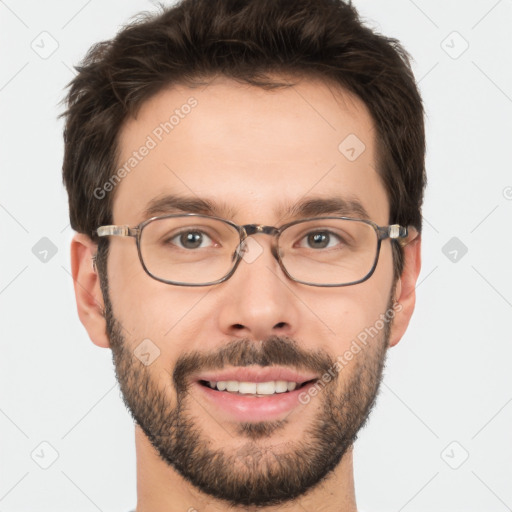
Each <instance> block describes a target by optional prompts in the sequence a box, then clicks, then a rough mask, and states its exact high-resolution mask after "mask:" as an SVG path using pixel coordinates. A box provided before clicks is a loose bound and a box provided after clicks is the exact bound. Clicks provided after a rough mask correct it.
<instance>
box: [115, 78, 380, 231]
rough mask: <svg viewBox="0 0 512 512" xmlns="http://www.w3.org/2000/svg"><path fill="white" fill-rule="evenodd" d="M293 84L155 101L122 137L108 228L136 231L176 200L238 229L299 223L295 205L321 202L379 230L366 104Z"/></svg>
mask: <svg viewBox="0 0 512 512" xmlns="http://www.w3.org/2000/svg"><path fill="white" fill-rule="evenodd" d="M294 83H295V85H293V86H292V87H288V88H282V89H273V90H265V89H262V88H259V87H254V86H251V85H247V84H240V83H237V82H234V81H232V80H229V79H227V78H217V79H216V80H214V81H212V82H211V83H210V84H208V85H206V86H204V85H203V86H200V87H194V88H192V87H187V86H184V85H180V86H173V87H170V88H167V89H165V90H162V91H161V92H159V93H158V94H156V95H155V96H153V97H152V98H151V99H150V100H148V101H147V102H146V103H144V104H143V105H142V107H141V109H140V111H139V112H138V114H137V117H136V118H135V119H134V118H131V119H129V120H128V121H127V122H126V123H125V124H124V126H123V127H122V129H121V132H120V137H119V148H118V149H119V161H118V162H117V164H118V165H117V169H118V174H121V179H120V180H117V181H118V183H117V184H116V186H115V190H114V194H115V196H114V206H113V217H114V222H115V223H121V224H131V225H134V224H137V223H139V222H141V221H142V220H145V219H146V218H148V216H151V215H155V214H160V213H165V211H166V210H165V208H166V206H167V207H172V202H173V201H175V200H176V199H178V198H179V199H180V201H181V206H183V205H185V207H186V206H187V204H188V205H189V206H190V208H189V211H197V208H200V207H201V204H202V205H203V206H205V205H206V206H205V207H208V208H210V211H208V210H204V212H205V213H211V214H217V215H219V216H222V217H225V218H229V219H230V220H233V221H235V222H238V223H252V222H254V223H267V224H272V223H276V222H277V221H279V220H281V221H284V220H291V218H292V217H294V218H295V216H306V215H305V214H307V213H308V210H307V209H299V208H297V207H296V205H297V203H299V202H302V203H304V202H307V201H309V202H310V203H311V201H313V202H315V201H316V203H315V204H316V209H315V207H313V209H311V208H310V209H309V212H310V213H311V212H313V213H315V214H316V213H318V212H320V211H321V207H320V209H319V208H318V205H319V204H320V203H318V201H320V202H321V201H323V200H325V201H327V202H329V201H330V203H331V206H332V204H334V203H333V201H334V202H335V203H336V204H337V205H338V206H339V205H340V202H343V203H345V204H346V205H349V206H350V205H351V206H352V207H354V208H353V212H354V215H347V216H359V217H361V216H364V215H363V214H364V213H367V215H368V217H369V218H371V219H372V220H374V221H376V222H378V223H380V224H383V223H387V221H388V218H387V217H388V211H389V210H388V202H387V197H386V193H385V189H384V187H383V184H382V181H381V178H380V176H379V174H378V173H377V171H376V154H375V128H374V124H373V121H372V119H371V116H370V114H369V113H368V110H367V109H366V107H365V105H364V103H363V102H362V101H361V100H359V99H358V98H357V97H355V96H354V95H352V94H350V93H348V92H346V91H342V90H340V89H338V88H335V87H334V86H333V85H327V84H326V83H325V82H322V81H320V80H313V79H309V80H303V81H300V82H297V81H295V82H294ZM120 169H123V170H124V172H119V170H120ZM167 196H169V197H167ZM187 201H188V203H187ZM198 205H199V206H198ZM294 206H295V208H294ZM194 208H195V209H194ZM331 209H333V207H332V208H331ZM333 211H334V209H333ZM340 211H341V210H340ZM356 213H359V215H356ZM303 214H304V215H303ZM283 216H284V217H283Z"/></svg>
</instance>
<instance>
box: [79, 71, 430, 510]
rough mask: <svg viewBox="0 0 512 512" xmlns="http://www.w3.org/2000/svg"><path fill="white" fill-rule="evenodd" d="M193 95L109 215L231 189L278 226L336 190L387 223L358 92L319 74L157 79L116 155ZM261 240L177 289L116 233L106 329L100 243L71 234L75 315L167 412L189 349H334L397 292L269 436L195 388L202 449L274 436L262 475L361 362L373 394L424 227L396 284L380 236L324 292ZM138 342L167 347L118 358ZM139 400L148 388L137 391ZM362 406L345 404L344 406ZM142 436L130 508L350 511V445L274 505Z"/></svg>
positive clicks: (130, 219)
mask: <svg viewBox="0 0 512 512" xmlns="http://www.w3.org/2000/svg"><path fill="white" fill-rule="evenodd" d="M190 96H193V97H194V98H196V99H197V101H198V105H197V107H195V108H194V109H193V110H192V112H191V113H190V114H189V115H188V116H187V117H185V119H183V120H181V121H180V123H179V125H177V126H176V127H175V128H174V129H173V131H172V133H170V134H169V135H166V136H164V138H163V140H162V141H161V142H160V143H159V144H158V145H157V147H156V148H154V149H153V150H151V152H150V153H149V154H148V156H146V157H145V158H144V159H143V160H142V161H141V162H140V163H139V164H138V165H137V167H136V170H133V171H132V172H131V173H130V174H128V175H127V176H126V177H125V178H124V179H123V180H122V182H121V183H120V184H119V185H118V186H117V188H116V189H115V199H114V207H113V219H114V223H115V224H122V225H130V226H135V225H137V224H138V223H140V222H141V221H143V220H145V219H144V217H143V211H144V209H145V207H146V205H147V203H148V202H149V201H150V200H151V199H153V198H155V197H157V196H159V195H160V194H162V193H164V192H173V193H182V194H186V195H196V196H199V197H206V198H211V199H214V200H217V201H224V202H225V203H226V204H228V205H229V206H231V207H232V208H233V210H234V213H235V214H234V215H233V216H232V217H230V218H229V220H232V221H234V222H236V223H238V224H248V223H260V224H267V225H272V226H279V225H281V224H283V223H285V222H287V221H288V220H292V219H284V218H282V217H279V216H278V215H276V213H275V211H274V210H275V208H276V207H279V206H280V205H282V204H283V203H286V204H288V203H290V204H291V203H295V202H297V201H299V200H301V199H304V198H305V197H309V196H313V195H315V196H321V197H330V196H332V195H333V194H338V195H347V196H348V195H352V196H356V197H357V198H358V199H359V200H360V202H361V203H362V204H363V205H364V206H365V208H366V209H367V211H368V212H369V214H370V218H371V219H372V220H373V221H375V222H376V223H377V224H379V225H387V224H389V223H392V222H393V219H389V201H388V198H387V195H386V191H385V188H384V186H383V184H382V181H381V178H380V176H379V174H378V173H377V171H376V168H377V160H376V152H375V140H374V136H375V128H374V124H373V121H372V119H371V116H370V115H369V113H368V111H367V109H366V108H365V106H364V104H363V103H362V102H361V101H360V100H359V99H358V98H356V97H355V96H353V95H351V94H349V93H348V92H346V91H341V90H337V89H335V88H334V87H333V86H330V87H329V86H328V85H327V84H326V83H324V82H320V81H317V80H314V79H308V80H304V81H301V82H300V83H297V84H296V85H295V86H294V87H293V88H286V89H278V90H274V91H265V90H263V89H260V88H255V87H251V86H249V85H245V84H244V85H241V84H238V83H236V82H233V81H231V80H229V79H227V78H219V77H218V78H217V79H215V80H214V81H213V82H211V83H210V84H209V85H208V86H207V87H206V88H205V87H202V88H189V87H186V86H174V87H172V88H168V89H166V90H164V91H161V92H160V93H158V94H157V95H155V96H154V97H153V98H151V99H150V100H148V101H147V102H146V103H145V104H144V105H143V106H142V108H141V110H140V112H139V114H138V116H137V118H136V119H130V120H129V121H128V122H126V123H125V125H124V126H123V128H122V132H121V137H120V150H121V151H120V161H119V163H120V165H122V163H123V162H125V161H126V160H127V159H128V158H129V156H130V155H131V153H132V151H134V150H135V149H137V148H139V147H140V146H141V145H142V144H143V143H144V141H145V140H146V137H147V136H148V134H151V133H152V131H153V130H154V129H155V127H156V126H158V125H159V124H160V123H161V122H163V121H164V120H166V119H168V117H169V115H170V114H171V113H172V112H173V111H174V109H176V108H179V107H180V106H181V105H183V104H184V103H186V101H187V99H188V98H189V97H190ZM349 134H356V135H357V137H358V138H359V139H361V140H362V141H363V142H364V144H365V146H366V149H365V151H364V152H363V153H362V154H361V155H360V156H359V158H357V159H356V160H355V161H353V162H351V161H349V160H348V159H347V158H345V156H344V155H343V154H342V153H340V151H339V150H338V145H339V144H340V142H341V141H342V140H343V139H344V138H345V137H347V136H348V135H349ZM255 239H257V241H258V243H259V244H260V245H261V246H262V247H263V249H264V251H263V253H262V254H261V255H260V256H259V257H258V258H257V259H256V260H255V261H253V262H252V263H250V264H248V263H245V262H244V261H242V262H241V264H240V265H239V267H238V268H237V270H236V272H235V274H234V275H233V276H232V277H231V278H230V279H228V280H227V281H225V282H223V283H220V284H217V285H214V286H209V287H182V286H171V285H167V284H164V283H161V282H158V281H156V280H154V279H152V278H150V277H149V276H148V275H147V274H146V273H145V272H144V270H143V268H142V266H141V264H140V262H139V259H138V255H137V251H136V245H135V241H134V240H133V239H131V238H129V237H111V238H110V253H109V257H108V282H109V295H108V297H109V299H110V302H111V307H112V314H113V316H114V317H115V319H116V321H117V322H118V323H119V330H120V332H119V335H120V336H118V337H117V338H113V336H114V333H113V331H112V325H110V326H107V320H106V318H105V314H104V308H105V300H104V299H105V297H104V295H103V294H102V290H101V287H100V280H99V276H98V274H97V273H96V272H95V270H94V269H93V267H92V265H91V258H92V256H93V254H95V252H96V245H95V244H94V243H93V242H92V241H91V240H90V239H89V237H87V236H86V235H85V234H77V235H76V236H75V237H74V239H73V242H72V245H71V260H72V273H73V279H74V282H75V294H76V300H77V309H78V314H79V317H80V320H81V322H82V323H83V325H84V326H85V328H86V329H87V332H88V334H89V336H90V338H91V340H92V341H93V343H95V344H96V345H98V346H100V347H105V348H112V349H113V351H114V355H115V356H116V354H117V356H116V357H117V364H118V365H121V364H122V363H124V364H126V365H127V366H126V368H125V370H126V371H125V372H124V373H123V370H122V369H121V370H120V371H118V378H119V377H120V376H121V378H122V379H124V382H125V386H124V389H123V392H124V391H126V392H130V390H131V391H133V392H134V393H135V390H136V388H137V382H133V381H132V382H131V385H130V382H129V381H130V377H129V375H132V376H133V375H138V377H133V379H137V378H139V379H143V378H144V377H143V375H145V376H146V377H147V379H149V380H148V382H151V383H153V385H154V388H152V391H155V392H156V390H157V389H158V390H160V392H161V393H162V395H161V397H163V399H164V400H165V401H166V402H165V403H166V405H167V406H168V407H169V409H171V407H173V406H175V405H176V401H177V390H176V386H175V385H174V382H173V380H172V375H173V370H174V369H175V367H176V362H177V361H178V360H179V358H180V357H184V356H186V354H188V353H190V352H192V351H193V352H197V353H199V354H203V355H205V357H206V354H215V353H216V352H218V351H219V350H220V349H221V348H222V347H225V346H226V344H227V343H229V342H233V341H241V340H244V341H247V342H248V343H251V342H253V343H254V345H253V347H254V351H255V353H256V351H257V350H261V348H262V345H261V344H258V341H260V340H268V339H270V337H272V336H278V337H280V338H282V339H283V340H295V341H296V342H297V346H298V350H299V352H300V354H301V355H302V356H303V358H304V359H303V360H304V361H305V362H306V361H308V359H307V358H308V357H309V356H310V355H311V354H314V353H315V352H319V353H322V354H324V355H325V356H326V358H327V359H330V360H335V359H336V357H337V356H339V355H342V354H343V353H344V352H345V351H346V350H347V349H349V347H350V344H351V342H352V341H353V340H354V339H355V338H356V337H357V335H358V334H359V333H360V332H361V331H363V330H364V329H365V327H369V326H372V325H374V324H375V322H376V320H377V319H378V318H379V315H380V314H381V313H384V312H385V311H386V308H387V307H389V304H390V303H391V302H392V301H393V299H396V300H397V301H398V303H399V304H400V309H399V311H397V312H396V314H395V316H394V320H393V322H392V323H391V324H390V325H389V329H388V331H387V332H385V330H384V331H382V332H381V333H380V334H379V336H377V337H376V338H375V340H373V342H372V343H371V344H369V345H368V346H367V347H366V348H365V349H363V350H362V351H361V352H360V353H358V354H357V355H356V356H354V358H353V359H352V361H350V362H349V363H348V364H347V365H346V367H345V368H344V369H343V371H342V372H339V374H338V376H337V378H336V379H335V380H333V382H332V383H331V385H330V387H329V388H328V389H327V388H326V390H325V391H323V392H321V393H319V394H318V396H317V397H315V399H313V400H311V402H310V403H309V404H307V405H301V406H298V407H297V408H296V409H295V410H293V411H292V413H290V414H289V415H288V416H287V418H286V420H287V421H286V422H285V424H284V425H283V426H281V427H280V428H276V429H275V430H273V431H271V432H270V434H269V435H268V436H264V437H262V438H260V439H256V438H254V439H252V440H251V439H250V436H248V435H247V434H246V435H244V434H243V433H242V432H241V430H240V428H239V427H240V425H237V424H235V422H233V421H229V420H228V419H227V418H225V417H223V416H222V414H221V413H220V412H219V411H216V410H215V409H213V408H211V406H210V405H209V404H208V403H207V402H205V401H204V400H203V399H202V397H201V396H199V395H197V394H194V391H191V394H192V396H187V397H186V400H188V401H187V402H186V403H187V407H188V414H189V416H188V418H191V419H192V420H193V421H194V425H195V426H196V427H197V428H198V429H199V430H198V432H199V433H200V434H201V435H202V436H203V440H206V439H208V442H209V448H211V449H215V450H218V451H221V452H222V453H223V454H224V455H225V456H226V457H230V456H233V455H235V454H236V453H239V450H240V449H243V448H244V447H246V446H249V445H248V443H250V442H251V441H252V442H254V443H256V444H251V445H250V446H251V447H253V448H254V447H255V446H256V447H257V448H258V449H260V450H261V451H260V453H265V454H267V453H269V452H268V450H267V451H265V450H264V449H265V448H268V447H271V452H272V453H271V454H270V455H268V458H265V457H264V458H263V460H261V461H260V462H261V465H256V466H254V467H253V470H261V471H263V470H264V469H265V468H267V469H268V467H270V466H269V464H271V458H270V457H273V458H274V460H275V459H276V458H278V457H279V456H280V455H281V456H283V455H285V454H287V453H292V452H291V450H292V448H294V447H295V448H297V447H298V446H299V443H301V442H302V443H304V442H308V441H309V442H311V443H313V444H314V442H315V440H314V438H313V440H312V439H311V437H308V436H309V434H308V431H309V430H308V429H310V428H311V427H312V426H313V425H315V424H316V423H315V422H317V421H318V420H320V419H322V418H324V417H325V414H326V411H327V409H326V408H325V406H326V403H330V402H329V400H341V398H343V397H344V396H345V395H346V393H347V390H349V389H353V388H351V386H354V385H355V384H354V383H356V382H357V380H356V378H357V375H358V372H359V375H362V377H361V379H363V384H365V385H366V387H367V388H368V393H367V394H368V396H367V397H366V399H368V400H369V401H370V402H371V400H373V398H374V397H375V394H376V392H377V386H378V380H379V379H380V371H381V369H382V365H383V363H384V358H385V353H386V351H387V349H388V348H389V347H392V346H394V345H396V344H397V343H398V342H399V340H400V339H401V338H402V336H403V334H404V332H405V330H406V329H407V326H408V323H409V320H410V318H411V315H412V313H413V310H414V305H415V286H416V282H417V278H418V275H419V272H420V267H421V258H420V247H421V241H420V237H417V238H416V239H415V240H414V241H412V242H411V243H410V244H409V245H407V246H406V247H405V267H404V270H403V273H402V275H401V276H400V279H399V281H398V283H397V285H396V289H395V288H394V285H395V283H393V279H392V269H393V262H392V253H391V245H390V241H389V240H387V241H384V242H383V244H382V247H381V252H380V257H379V262H378V265H377V268H376V270H375V272H374V274H373V275H372V276H371V278H370V279H368V280H367V281H365V282H363V283H360V284H357V285H354V286H347V287H334V288H319V287H313V286H307V285H303V284H300V283H295V282H293V281H291V280H289V279H288V278H287V277H286V276H285V275H284V273H283V272H282V270H281V269H280V267H279V265H278V263H277V261H276V260H275V259H274V258H273V256H272V254H271V252H270V246H271V243H272V240H271V238H270V237H268V236H266V235H255ZM390 301H391V302H390ZM107 305H108V304H107ZM146 338H149V339H151V340H152V341H153V342H154V343H155V344H156V345H157V346H158V348H159V350H160V356H159V357H158V358H157V359H156V360H155V361H154V362H153V363H152V364H151V365H150V366H147V367H144V368H143V369H141V365H140V363H139V365H138V366H135V364H136V363H138V361H136V360H133V358H132V359H130V358H128V357H126V358H123V357H122V355H121V353H122V350H121V349H120V346H123V347H124V349H125V352H124V353H125V354H126V353H131V352H132V351H133V350H134V349H135V348H136V347H137V345H138V344H140V342H141V341H142V340H144V339H146ZM121 340H122V342H121ZM116 343H117V344H116ZM130 365H133V366H130ZM135 368H137V369H138V371H139V372H140V373H137V372H135V373H134V372H133V371H132V372H131V374H130V373H129V371H128V370H129V369H132V370H134V371H135ZM118 370H119V368H118ZM372 375H373V377H372ZM375 375H376V376H377V378H376V377H375ZM358 385H359V386H361V382H359V384H358ZM132 398H133V399H139V400H142V398H141V396H138V397H137V396H135V395H133V396H132ZM356 401H357V400H356ZM358 405H359V404H358V403H355V404H354V403H353V404H352V405H351V408H350V411H352V412H353V411H354V410H357V407H358ZM350 411H349V412H350ZM359 419H360V420H364V418H363V417H360V418H359ZM360 426H361V425H357V428H359V427H360ZM339 428H340V429H343V425H341V426H339ZM347 428H348V427H347ZM356 430H357V429H356ZM353 434H355V433H353ZM135 437H136V452H137V491H138V502H137V512H149V511H152V512H163V511H166V512H169V511H186V510H194V509H196V510H198V511H199V510H201V511H208V512H220V511H225V510H233V511H235V510H240V511H241V510H244V511H245V510H268V511H273V510H286V511H290V512H294V511H300V512H303V511H304V510H316V511H325V512H327V511H339V510H344V511H348V512H353V511H356V501H355V491H354V481H353V460H352V447H351V446H349V447H348V448H347V449H346V451H344V453H343V454H342V457H341V460H339V461H338V463H337V464H336V465H335V467H334V468H333V470H332V471H330V472H329V473H328V474H327V475H326V477H325V478H324V479H322V481H321V482H319V484H318V485H315V486H312V487H311V488H309V489H305V490H304V493H302V494H300V495H298V496H296V497H294V498H293V499H290V500H288V501H283V502H282V503H281V505H280V506H267V507H264V508H262V507H260V508H256V507H249V506H247V505H241V504H240V505H239V506H236V505H235V504H233V503H226V502H224V501H223V500H221V499H219V498H216V497H214V496H212V495H210V494H207V493H204V492H202V491H201V490H200V489H199V488H198V487H196V486H194V485H192V484H191V483H190V481H188V480H187V479H186V478H184V477H183V476H182V475H181V474H180V473H179V472H178V471H176V469H175V468H174V467H173V466H172V465H169V464H167V463H166V462H165V461H164V460H162V458H161V457H160V456H159V453H158V450H157V449H156V448H155V446H154V445H153V444H152V443H151V442H150V440H149V439H148V436H147V435H146V433H145V432H144V431H143V429H142V428H141V427H140V426H138V425H136V434H135ZM265 464H266V465H265ZM233 468H234V469H233V471H238V473H237V474H238V476H240V477H244V476H245V477H250V475H248V474H244V467H243V466H233ZM306 491H307V492H306Z"/></svg>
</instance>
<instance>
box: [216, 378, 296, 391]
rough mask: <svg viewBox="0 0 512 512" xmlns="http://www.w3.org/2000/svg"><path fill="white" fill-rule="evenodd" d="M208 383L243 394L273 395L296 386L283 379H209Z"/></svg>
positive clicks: (220, 388) (221, 389) (220, 389)
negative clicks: (253, 380) (248, 380)
mask: <svg viewBox="0 0 512 512" xmlns="http://www.w3.org/2000/svg"><path fill="white" fill-rule="evenodd" d="M208 383H209V385H210V387H211V388H212V389H218V390H219V391H229V392H231V393H240V394H243V395H273V394H274V393H285V392H286V391H293V390H294V389H295V388H296V387H297V383H296V382H291V381H285V380H277V381H274V380H271V381H268V382H239V381H237V380H228V381H225V380H220V381H218V382H215V381H213V380H210V381H209V382H208Z"/></svg>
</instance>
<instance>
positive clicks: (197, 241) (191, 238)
mask: <svg viewBox="0 0 512 512" xmlns="http://www.w3.org/2000/svg"><path fill="white" fill-rule="evenodd" d="M175 240H176V241H177V242H178V243H176V242H174V241H175ZM208 241H210V242H213V240H212V239H211V238H210V237H209V236H208V235H207V234H206V233H205V232H204V231H199V230H191V229H187V230H183V231H180V232H179V233H177V234H174V235H172V236H170V237H168V238H166V239H165V241H164V242H165V243H166V244H173V245H177V246H178V247H180V248H182V249H198V248H199V249H204V248H205V247H207V245H203V242H204V243H207V242H208Z"/></svg>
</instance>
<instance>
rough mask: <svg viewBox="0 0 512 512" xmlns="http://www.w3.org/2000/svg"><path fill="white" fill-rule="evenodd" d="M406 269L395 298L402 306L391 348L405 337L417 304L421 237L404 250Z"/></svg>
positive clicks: (391, 337)
mask: <svg viewBox="0 0 512 512" xmlns="http://www.w3.org/2000/svg"><path fill="white" fill-rule="evenodd" d="M403 251H404V257H405V261H404V268H403V271H402V275H401V276H400V279H399V280H398V283H397V285H396V291H395V298H396V300H397V301H398V303H399V304H400V307H399V308H397V310H396V311H397V312H396V314H395V317H394V319H393V322H392V324H391V332H390V336H389V347H394V346H395V345H396V344H397V343H398V342H399V341H400V340H401V339H402V336H403V335H404V333H405V331H406V330H407V326H408V325H409V321H410V319H411V316H412V313H413V311H414V306H415V304H416V282H417V280H418V276H419V273H420V270H421V235H419V234H418V235H417V236H416V238H414V239H413V240H412V241H410V242H409V243H408V244H407V245H405V246H404V248H403Z"/></svg>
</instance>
